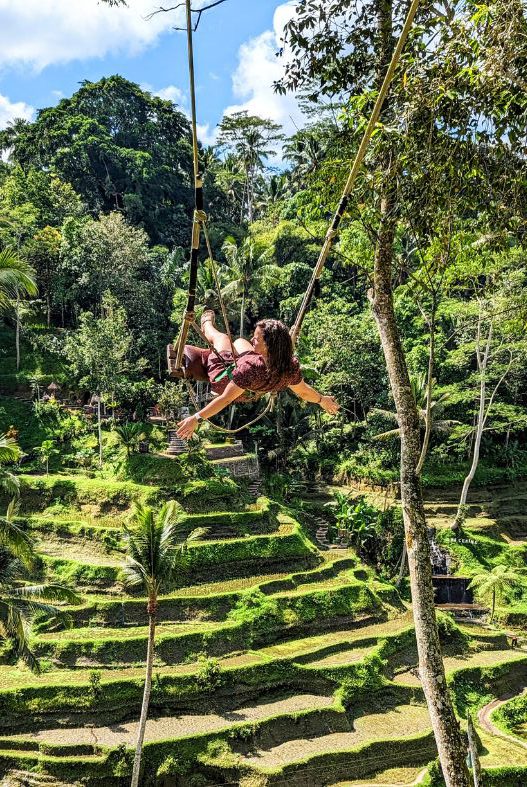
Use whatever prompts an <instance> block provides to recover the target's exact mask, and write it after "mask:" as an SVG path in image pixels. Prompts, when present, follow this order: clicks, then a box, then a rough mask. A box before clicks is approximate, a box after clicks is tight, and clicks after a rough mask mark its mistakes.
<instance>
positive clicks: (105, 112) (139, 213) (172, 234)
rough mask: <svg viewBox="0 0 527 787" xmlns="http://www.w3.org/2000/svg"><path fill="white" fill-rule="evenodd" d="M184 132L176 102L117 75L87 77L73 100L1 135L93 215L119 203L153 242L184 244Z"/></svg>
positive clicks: (15, 153)
mask: <svg viewBox="0 0 527 787" xmlns="http://www.w3.org/2000/svg"><path fill="white" fill-rule="evenodd" d="M187 134H188V121H187V119H186V118H185V116H184V115H183V114H182V113H181V112H179V111H178V110H177V109H176V108H175V107H174V105H173V104H172V103H171V102H169V101H162V100H161V99H160V98H156V97H154V96H152V95H150V94H149V93H146V92H144V91H142V90H141V89H140V88H139V86H138V85H135V84H133V83H131V82H128V81H127V80H126V79H123V78H122V77H120V76H112V77H109V78H104V79H102V80H101V81H100V82H89V81H84V82H83V83H82V85H81V87H80V89H79V90H78V91H77V92H76V93H75V94H74V95H73V96H72V97H71V98H67V99H62V100H61V101H59V103H58V106H57V107H53V108H48V109H45V110H43V111H42V112H40V113H39V115H38V117H37V120H36V121H35V122H34V123H27V124H26V125H25V126H24V127H23V128H20V129H19V133H18V134H17V135H16V136H15V137H14V139H11V138H9V134H3V135H2V136H3V138H2V140H1V141H2V143H3V144H2V148H3V149H5V148H6V147H7V148H10V149H11V157H12V159H13V160H14V161H16V162H17V163H18V164H20V165H21V166H22V167H23V168H27V167H31V166H33V167H35V168H38V169H42V170H47V171H52V172H55V173H57V174H58V175H59V177H62V178H63V179H64V180H65V181H66V182H67V183H70V184H71V185H72V187H73V189H75V191H76V192H77V193H78V194H79V196H80V197H81V199H82V200H83V201H84V202H85V203H86V204H87V206H88V207H89V209H90V211H92V212H93V213H99V212H108V211H110V210H115V208H116V207H117V208H118V209H119V210H122V211H124V212H125V214H126V216H127V218H129V219H130V220H131V221H133V222H134V223H136V224H138V225H139V224H143V225H144V226H146V227H147V229H148V231H149V234H150V235H151V237H152V239H153V240H154V242H155V243H158V242H162V243H167V244H168V243H170V244H171V245H172V244H176V245H177V244H180V245H181V244H183V243H185V241H186V235H187V231H188V229H189V226H190V222H189V215H190V202H191V191H190V183H189V181H188V179H187V178H186V176H185V175H184V174H183V173H185V172H189V171H190V148H189V146H188V143H187ZM39 139H40V140H44V139H45V140H46V141H45V144H41V145H37V144H36V140H39ZM88 151H89V155H88ZM176 162H177V164H176ZM178 173H179V174H178ZM116 195H119V197H118V202H117V203H116ZM185 208H186V209H187V211H188V213H186V212H185Z"/></svg>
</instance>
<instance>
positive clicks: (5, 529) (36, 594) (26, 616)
mask: <svg viewBox="0 0 527 787" xmlns="http://www.w3.org/2000/svg"><path fill="white" fill-rule="evenodd" d="M15 514H16V504H15V502H14V501H12V502H11V503H10V505H9V507H8V509H7V513H6V515H5V516H3V517H0V636H1V637H3V638H5V639H6V640H8V641H9V642H10V643H11V644H12V645H13V646H14V649H15V653H16V655H17V656H18V658H20V659H22V660H23V661H24V662H25V663H26V664H27V665H28V667H30V668H31V669H32V670H34V671H35V672H38V671H39V665H38V661H37V659H36V657H35V654H34V653H33V651H32V650H31V647H30V644H29V636H30V632H31V623H32V621H33V619H34V618H35V616H37V615H38V616H39V617H42V616H44V617H46V618H48V620H50V621H51V620H56V621H60V622H61V623H63V624H66V623H68V622H69V619H68V616H67V614H65V613H64V612H63V611H62V610H60V609H58V608H57V607H56V606H54V604H53V603H49V602H62V603H66V604H79V603H80V601H81V599H80V598H79V596H77V594H76V593H75V592H74V591H72V590H70V589H69V588H67V587H64V586H63V585H56V584H38V585H34V584H33V585H31V584H26V582H27V579H28V576H29V575H30V572H31V569H33V568H34V566H35V562H36V557H37V556H36V553H35V552H34V549H33V545H32V543H31V540H30V538H29V536H28V534H27V533H26V532H24V531H23V530H22V529H21V528H20V527H18V526H17V525H16V524H15V522H14V517H15Z"/></svg>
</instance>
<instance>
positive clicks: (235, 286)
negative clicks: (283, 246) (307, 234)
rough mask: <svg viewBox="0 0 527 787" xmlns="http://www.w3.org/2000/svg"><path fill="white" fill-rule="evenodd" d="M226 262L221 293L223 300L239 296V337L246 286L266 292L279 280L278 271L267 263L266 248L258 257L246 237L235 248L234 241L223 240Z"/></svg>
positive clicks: (241, 332)
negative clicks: (225, 272)
mask: <svg viewBox="0 0 527 787" xmlns="http://www.w3.org/2000/svg"><path fill="white" fill-rule="evenodd" d="M222 251H223V253H224V254H225V257H226V259H227V263H228V266H229V267H228V270H227V275H228V277H229V278H230V282H229V284H227V285H226V286H225V287H224V288H223V290H222V293H223V294H224V296H225V298H227V299H229V298H234V297H239V298H240V299H241V304H240V336H243V329H244V323H245V312H246V307H247V300H248V294H249V287H251V288H252V289H253V290H258V289H262V290H266V289H268V288H269V287H271V286H272V285H274V284H276V283H277V282H278V281H279V279H280V274H281V269H280V267H279V266H278V265H275V264H274V263H273V262H270V259H271V254H272V251H271V250H270V249H266V250H265V251H264V252H262V253H260V254H258V253H257V251H256V245H255V243H254V241H253V239H252V238H246V239H245V240H244V241H243V243H242V244H241V245H239V246H238V245H237V244H236V241H235V240H234V238H227V239H226V240H225V242H224V244H223V246H222Z"/></svg>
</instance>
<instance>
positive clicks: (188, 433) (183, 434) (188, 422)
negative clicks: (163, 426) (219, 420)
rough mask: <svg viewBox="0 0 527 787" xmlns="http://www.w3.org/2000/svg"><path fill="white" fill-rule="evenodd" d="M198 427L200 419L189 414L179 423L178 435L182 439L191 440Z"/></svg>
mask: <svg viewBox="0 0 527 787" xmlns="http://www.w3.org/2000/svg"><path fill="white" fill-rule="evenodd" d="M197 428H198V419H197V418H196V417H195V416H194V415H189V417H188V418H184V419H183V420H182V421H180V422H179V423H178V430H177V432H176V434H177V436H178V437H180V438H181V439H182V440H190V438H191V437H192V435H193V434H194V432H195V431H196V429H197Z"/></svg>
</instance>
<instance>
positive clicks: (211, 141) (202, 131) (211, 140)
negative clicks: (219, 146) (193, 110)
mask: <svg viewBox="0 0 527 787" xmlns="http://www.w3.org/2000/svg"><path fill="white" fill-rule="evenodd" d="M197 129H198V139H199V141H200V142H201V143H202V144H203V145H215V144H216V137H217V136H218V127H217V126H215V127H214V128H213V129H211V127H210V123H205V124H204V125H200V124H199V123H198V125H197Z"/></svg>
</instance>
